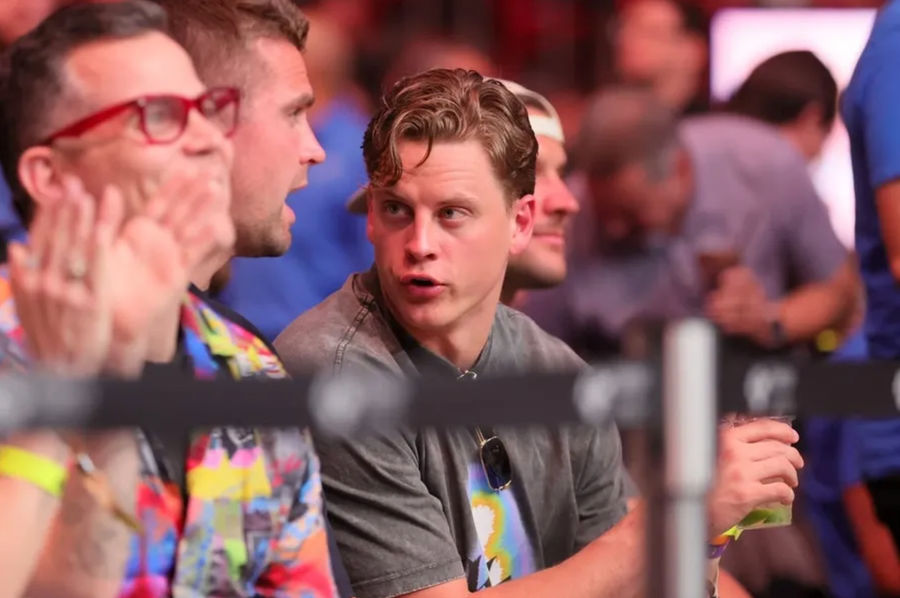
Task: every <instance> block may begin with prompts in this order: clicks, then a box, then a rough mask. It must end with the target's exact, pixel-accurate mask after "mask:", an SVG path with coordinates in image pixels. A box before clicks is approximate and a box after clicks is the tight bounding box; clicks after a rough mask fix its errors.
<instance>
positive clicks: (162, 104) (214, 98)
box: [44, 87, 241, 145]
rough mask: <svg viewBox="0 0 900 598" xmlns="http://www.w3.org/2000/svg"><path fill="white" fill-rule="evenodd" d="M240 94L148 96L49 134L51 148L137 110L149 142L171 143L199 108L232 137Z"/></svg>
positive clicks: (227, 91)
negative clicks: (191, 113) (190, 115)
mask: <svg viewBox="0 0 900 598" xmlns="http://www.w3.org/2000/svg"><path fill="white" fill-rule="evenodd" d="M240 98H241V95H240V92H239V91H238V90H237V88H234V87H216V88H213V89H210V90H209V91H207V92H206V93H203V94H201V95H200V96H198V97H197V98H195V99H193V100H190V99H187V98H183V97H180V96H175V95H149V96H143V97H140V98H137V99H136V100H131V101H130V102H124V103H122V104H116V105H115V106H110V107H109V108H105V109H103V110H101V111H99V112H95V113H94V114H91V115H90V116H86V117H85V118H83V119H81V120H79V121H77V122H75V123H72V124H71V125H69V126H67V127H65V128H63V129H60V130H59V131H57V132H56V133H54V134H52V135H50V136H49V137H48V138H47V140H46V141H45V142H44V144H45V145H49V144H51V143H53V142H54V141H56V140H57V139H60V138H62V137H78V136H79V135H82V134H84V133H85V132H86V131H88V130H90V129H92V128H94V127H96V126H97V125H99V124H100V123H103V122H105V121H107V120H109V119H111V118H113V117H114V116H116V115H117V114H120V113H122V112H125V111H126V110H131V109H132V108H134V109H136V110H137V113H138V117H139V121H140V128H141V132H142V133H143V134H144V136H145V137H146V138H147V141H148V142H149V143H158V144H162V143H172V142H174V141H175V140H177V139H178V138H179V137H181V135H182V133H184V130H185V128H187V122H188V115H189V114H190V112H191V108H196V109H197V112H199V113H200V114H202V115H203V116H204V117H205V118H206V119H207V120H208V121H209V122H211V123H212V124H213V125H215V126H216V127H217V128H218V129H219V130H220V131H222V133H223V134H224V135H225V136H226V137H229V136H231V134H232V133H234V130H235V128H236V127H237V123H238V108H239V107H240Z"/></svg>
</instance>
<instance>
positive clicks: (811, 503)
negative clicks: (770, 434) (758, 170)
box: [722, 50, 874, 598]
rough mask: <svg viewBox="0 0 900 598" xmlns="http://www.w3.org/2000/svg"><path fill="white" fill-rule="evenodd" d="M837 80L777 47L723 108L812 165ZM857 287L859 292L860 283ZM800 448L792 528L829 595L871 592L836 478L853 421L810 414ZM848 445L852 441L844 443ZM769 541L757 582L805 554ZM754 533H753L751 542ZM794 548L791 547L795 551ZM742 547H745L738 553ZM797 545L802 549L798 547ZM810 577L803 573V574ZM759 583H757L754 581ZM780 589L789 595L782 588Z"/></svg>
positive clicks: (847, 353)
mask: <svg viewBox="0 0 900 598" xmlns="http://www.w3.org/2000/svg"><path fill="white" fill-rule="evenodd" d="M837 98H838V88H837V82H836V81H835V79H834V77H833V76H832V74H831V72H830V71H829V70H828V67H826V66H825V64H824V63H822V61H821V60H819V58H818V57H817V56H816V55H815V54H813V53H812V52H809V51H806V50H795V51H789V52H782V53H779V54H776V55H774V56H771V57H769V58H767V59H766V60H764V61H762V62H761V63H760V64H759V65H757V66H756V67H755V68H754V69H753V71H752V72H751V73H750V75H749V76H748V77H747V79H746V80H745V81H744V82H743V83H742V84H741V85H740V87H739V88H738V90H737V91H736V92H735V93H734V94H733V95H732V96H731V98H730V99H729V100H728V101H727V102H726V103H725V104H724V105H723V107H722V108H723V109H724V110H725V111H727V112H731V113H734V114H741V115H744V116H747V117H749V118H753V119H756V120H761V121H763V122H767V123H769V124H771V125H772V126H774V127H776V128H777V129H778V130H779V131H780V132H781V133H782V135H784V136H785V138H786V139H788V141H790V142H791V144H792V145H794V147H795V148H797V150H798V151H799V152H800V153H801V154H802V155H803V156H804V157H805V158H806V159H807V161H808V162H810V163H813V162H814V161H815V160H816V159H817V158H818V157H819V155H820V153H821V151H822V146H823V144H824V143H825V140H826V139H827V137H828V135H830V133H831V130H832V128H833V125H834V121H835V118H836V116H837ZM860 291H862V288H861V285H860ZM864 309H865V302H864V301H863V300H860V301H859V312H860V313H859V315H858V316H855V317H854V319H855V320H856V321H858V322H860V324H861V322H862V315H863V311H864ZM854 328H857V330H856V331H855V332H854V333H853V334H852V335H851V337H850V338H849V339H848V340H847V341H846V342H845V343H844V344H843V346H841V347H840V348H839V349H838V350H837V351H835V353H834V354H833V358H834V359H846V358H851V359H855V358H860V357H863V356H864V355H865V338H864V336H865V335H864V333H863V331H862V329H861V326H857V325H854ZM802 426H803V437H804V447H803V456H804V458H805V459H806V462H807V467H806V469H805V470H804V477H803V484H802V485H801V489H802V494H803V498H805V500H803V501H802V502H801V503H800V504H801V505H802V508H801V509H800V511H798V512H797V513H795V525H802V524H803V523H804V522H805V521H808V522H809V523H810V524H811V527H812V531H814V533H815V535H816V536H817V538H818V541H817V542H816V544H817V547H818V548H819V549H820V550H819V552H820V553H821V555H822V560H823V563H824V564H825V565H826V566H823V567H822V569H823V571H824V573H825V574H826V576H827V578H828V586H829V590H830V592H831V593H832V594H833V595H834V596H836V597H837V598H858V597H861V596H866V597H871V596H874V591H873V590H872V589H871V585H872V584H871V580H870V579H869V578H868V577H869V576H868V574H867V572H866V566H865V564H864V563H863V561H862V559H861V556H860V552H859V550H858V548H857V541H856V539H855V538H854V537H853V533H852V531H851V528H850V523H849V520H848V518H847V512H846V508H845V505H844V502H843V500H842V494H843V492H844V490H845V487H844V486H843V483H842V482H841V481H840V480H841V477H842V476H843V475H845V474H846V471H847V470H846V464H847V463H850V462H852V461H853V459H854V458H858V455H859V454H860V453H859V451H858V443H857V442H854V441H853V437H854V436H855V433H854V429H855V428H856V426H857V424H856V423H854V422H848V421H840V420H833V419H826V418H807V419H805V420H804V421H803V422H802ZM851 442H853V444H852V445H851V444H849V443H851ZM772 536H773V538H771V539H770V540H769V543H770V544H771V545H772V546H773V547H774V546H777V547H778V548H779V549H780V550H781V551H782V555H781V556H779V557H778V558H777V559H765V560H764V561H765V562H767V566H766V567H762V566H759V564H757V566H754V567H749V566H743V567H742V566H741V565H745V563H737V565H738V568H737V571H738V572H739V573H743V574H744V575H746V576H750V577H752V578H756V579H757V580H759V578H760V574H761V572H762V571H764V570H765V569H767V568H768V569H772V570H773V571H778V570H779V569H781V570H782V572H783V571H784V567H783V565H784V564H785V563H787V562H791V561H795V562H799V559H796V558H791V557H789V556H788V555H789V553H795V554H796V553H797V552H801V551H802V552H807V553H809V552H810V551H809V550H808V549H803V547H802V545H801V546H797V542H796V541H794V542H791V541H790V538H788V537H786V536H785V534H784V533H777V534H772ZM755 539H756V538H754V540H755ZM792 545H793V546H794V547H793V548H792ZM745 548H746V551H745V552H743V553H742V551H743V550H744V549H745ZM798 549H799V550H798ZM750 551H754V553H756V554H764V553H766V552H772V550H771V549H770V548H767V547H765V546H759V545H757V544H756V543H754V542H748V543H746V544H745V545H743V546H740V548H739V549H738V550H733V551H731V552H730V553H729V554H728V559H732V558H739V557H740V556H744V557H746V556H747V553H748V552H750ZM800 572H801V571H800V570H795V571H794V576H793V577H794V578H795V579H797V578H801V576H800V575H797V573H800ZM780 576H781V577H782V580H781V581H780V582H779V583H780V584H782V585H785V584H787V583H788V582H787V580H786V579H784V578H785V577H786V575H784V573H782V574H781V575H780ZM812 577H813V576H812V575H811V572H809V571H807V572H806V573H804V574H803V575H802V578H805V579H807V580H809V579H811V578H812ZM757 585H759V581H757ZM781 591H782V592H785V593H787V592H789V591H790V590H789V589H788V588H786V587H785V588H783V589H782V590H781Z"/></svg>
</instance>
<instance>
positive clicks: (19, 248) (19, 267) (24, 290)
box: [7, 241, 36, 325]
mask: <svg viewBox="0 0 900 598" xmlns="http://www.w3.org/2000/svg"><path fill="white" fill-rule="evenodd" d="M7 259H8V261H9V282H10V287H11V290H12V294H13V299H14V301H15V306H16V312H17V313H18V314H19V319H20V320H22V324H23V325H24V324H26V320H28V316H29V315H30V313H29V312H30V311H31V310H33V309H34V308H35V304H34V298H33V296H34V285H35V278H36V273H35V269H34V265H33V264H32V263H31V262H32V257H31V255H30V254H29V253H28V249H27V248H26V247H25V246H24V245H22V244H21V243H17V242H15V241H13V242H10V244H9V245H8V246H7Z"/></svg>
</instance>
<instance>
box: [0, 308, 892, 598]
mask: <svg viewBox="0 0 900 598" xmlns="http://www.w3.org/2000/svg"><path fill="white" fill-rule="evenodd" d="M658 353H659V355H661V359H660V360H658V361H647V362H640V363H635V362H609V363H604V364H597V365H595V366H594V367H592V368H590V369H588V370H586V371H584V372H581V373H579V374H568V375H563V374H529V375H525V376H515V377H512V376H510V377H498V378H488V377H484V378H479V379H478V381H477V382H475V383H465V384H461V383H459V382H455V381H446V380H433V379H427V378H422V379H418V380H408V379H406V380H401V379H397V378H381V377H370V378H356V377H346V376H345V377H340V378H329V377H323V376H310V377H304V378H299V379H294V380H292V381H273V380H266V381H260V382H253V381H246V380H245V381H241V382H237V383H236V382H233V381H215V382H201V381H194V380H186V379H184V378H182V377H179V376H175V375H172V374H161V373H160V372H159V371H157V372H155V373H154V374H153V375H151V376H148V377H146V379H144V380H141V381H138V382H123V381H117V380H93V381H74V380H65V379H59V378H54V377H51V376H44V375H39V374H35V375H32V376H27V377H26V376H2V377H0V437H2V436H3V435H4V434H7V433H9V432H11V431H13V430H18V429H25V428H34V427H69V428H109V427H124V426H128V427H131V426H134V427H142V428H145V429H150V430H167V431H170V432H173V431H174V432H177V431H182V430H184V431H186V430H188V429H191V428H203V427H210V426H223V425H240V426H253V427H267V426H273V427H285V426H309V427H311V428H313V429H314V430H316V431H317V432H319V433H322V434H337V435H347V436H352V435H356V434H360V433H365V432H371V431H380V430H386V429H390V428H394V427H397V426H413V427H426V426H427V427H431V426H433V427H451V426H475V425H490V426H500V425H505V426H510V425H544V426H553V425H562V424H573V423H583V424H590V425H596V424H600V423H603V422H606V421H609V420H615V421H616V422H617V423H618V424H619V426H620V427H622V428H644V429H646V430H648V431H649V439H650V441H649V445H650V448H651V450H650V455H651V459H652V461H653V464H652V466H653V470H654V471H659V472H660V475H659V479H658V480H657V483H656V484H655V486H654V488H653V490H652V492H651V495H650V497H649V500H650V507H651V508H650V515H649V517H650V525H648V530H649V533H650V534H651V535H652V538H648V550H649V551H650V555H649V559H648V563H649V565H648V578H647V579H648V595H649V596H652V597H653V598H699V597H701V596H704V595H705V586H704V573H705V563H706V556H705V550H706V538H705V535H706V501H705V497H706V494H707V491H708V490H709V487H710V484H711V483H712V477H713V472H714V463H715V442H716V429H717V427H716V422H717V417H718V414H719V413H729V412H749V413H755V414H768V413H771V414H783V413H790V414H798V415H801V416H804V415H827V416H844V417H851V416H865V417H891V416H898V415H900V363H893V362H861V363H852V364H851V363H843V364H825V363H821V364H810V363H795V362H791V361H785V360H773V359H764V360H753V359H745V358H737V357H733V356H729V355H719V354H718V353H717V344H716V338H715V331H714V330H713V328H712V327H711V326H710V325H709V324H708V323H706V322H704V321H702V320H686V321H683V322H678V323H675V324H672V325H670V326H669V327H667V329H666V331H665V333H664V335H663V338H662V344H661V346H660V347H658Z"/></svg>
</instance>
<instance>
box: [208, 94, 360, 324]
mask: <svg viewBox="0 0 900 598" xmlns="http://www.w3.org/2000/svg"><path fill="white" fill-rule="evenodd" d="M318 116H319V118H317V119H316V120H315V121H314V122H313V123H312V126H313V131H314V132H315V134H316V137H317V138H318V139H319V142H320V143H321V145H322V147H323V149H324V150H325V153H326V154H327V155H328V160H326V161H325V162H323V163H322V164H320V165H319V166H317V167H316V168H315V169H313V170H311V171H310V174H309V187H307V188H306V189H304V190H303V200H302V201H303V207H302V216H301V217H299V218H297V220H296V222H294V224H293V226H292V227H291V233H292V236H293V242H292V244H291V248H290V249H289V250H288V251H287V253H285V254H284V255H282V256H281V257H277V258H269V259H257V258H235V259H234V260H232V262H231V268H232V270H231V280H230V281H229V283H228V286H226V287H225V289H224V290H223V291H222V294H221V296H220V297H219V298H220V299H221V300H222V302H224V303H225V304H227V305H228V306H229V307H231V308H233V309H234V310H236V311H238V312H239V313H242V314H245V315H246V317H247V318H248V319H250V320H251V321H252V322H253V323H254V324H256V325H257V326H258V328H259V329H260V331H262V333H263V335H264V336H265V337H266V338H268V339H269V340H272V339H274V338H275V337H276V336H277V335H278V333H279V332H281V331H282V330H283V329H284V328H286V327H287V325H288V324H290V323H291V321H293V320H294V318H296V317H297V316H298V315H300V314H301V313H303V312H304V311H306V310H307V309H309V308H310V307H313V306H314V305H316V304H318V303H319V302H320V301H322V300H323V299H324V298H325V297H327V296H328V295H330V294H331V293H333V292H334V291H336V290H337V289H338V288H340V286H341V285H342V284H343V283H344V280H345V279H346V278H347V276H348V275H349V274H350V273H351V272H355V271H357V270H364V269H366V268H368V267H369V266H370V265H371V264H372V246H371V244H369V242H368V240H367V239H366V234H365V222H364V221H363V220H361V219H358V218H355V217H353V216H352V215H351V214H348V213H347V211H346V208H345V205H346V202H347V198H348V197H350V196H351V195H352V194H353V193H354V192H355V191H356V190H358V189H359V188H360V187H361V186H362V185H364V184H365V183H366V181H367V180H368V177H367V176H366V169H365V165H364V164H363V160H362V154H361V153H360V151H359V146H360V143H362V138H363V133H364V132H365V129H366V123H367V122H368V117H367V116H366V115H365V114H364V113H363V112H362V111H361V110H360V109H359V108H358V107H357V106H356V105H355V104H354V103H353V102H352V101H351V100H350V99H344V98H335V99H334V100H333V101H332V102H331V103H330V104H329V105H328V106H327V107H326V108H325V109H324V113H320V114H319V115H318ZM292 197H293V195H292V196H291V197H289V198H288V202H291V199H292Z"/></svg>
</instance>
